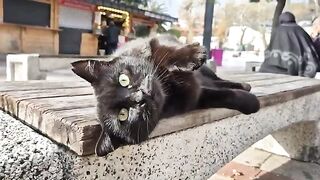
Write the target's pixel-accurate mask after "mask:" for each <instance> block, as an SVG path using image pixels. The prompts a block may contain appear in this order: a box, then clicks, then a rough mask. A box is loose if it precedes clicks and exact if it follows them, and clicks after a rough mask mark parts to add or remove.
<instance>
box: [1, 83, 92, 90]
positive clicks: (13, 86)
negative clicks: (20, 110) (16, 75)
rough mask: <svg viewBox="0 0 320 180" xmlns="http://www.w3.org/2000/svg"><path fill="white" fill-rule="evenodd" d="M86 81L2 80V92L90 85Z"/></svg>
mask: <svg viewBox="0 0 320 180" xmlns="http://www.w3.org/2000/svg"><path fill="white" fill-rule="evenodd" d="M89 86H90V84H89V83H88V82H86V81H76V82H74V81H70V82H68V81H64V82H61V81H38V80H36V81H13V82H0V93H1V92H8V91H29V90H41V89H67V88H76V87H89Z"/></svg>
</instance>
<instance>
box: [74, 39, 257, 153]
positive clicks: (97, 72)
mask: <svg viewBox="0 0 320 180" xmlns="http://www.w3.org/2000/svg"><path fill="white" fill-rule="evenodd" d="M113 57H114V58H113V60H112V61H109V62H106V61H96V60H82V61H77V62H74V63H72V66H73V69H72V70H73V72H74V73H76V74H77V75H79V76H80V77H82V78H83V79H85V80H87V81H88V82H90V83H91V85H92V86H93V88H94V92H95V95H96V98H97V102H98V104H97V111H98V118H99V120H100V122H101V126H102V132H101V135H100V137H99V140H98V142H97V145H96V154H97V155H98V156H104V155H106V154H108V153H109V152H111V151H113V150H114V149H116V148H118V147H119V146H121V145H124V144H135V143H140V142H141V141H144V140H146V139H147V138H148V135H149V134H150V133H151V131H152V130H153V129H154V128H155V126H156V125H157V123H158V121H159V119H161V118H165V117H171V116H174V115H179V114H182V113H186V112H189V111H191V110H195V109H204V108H214V107H223V108H230V109H235V110H239V111H241V112H242V113H244V114H250V113H254V112H257V111H258V110H259V108H260V104H259V101H258V99H257V97H256V96H255V95H253V94H251V93H249V92H248V91H250V89H251V87H250V85H248V84H245V83H235V82H230V81H226V80H222V79H220V78H219V77H217V76H216V74H215V73H214V72H213V71H211V70H210V69H209V68H207V67H206V66H202V64H203V63H204V61H205V60H206V59H207V56H206V51H205V48H204V47H202V46H199V44H191V45H182V44H180V43H179V42H178V41H177V40H176V39H175V38H173V37H171V36H160V37H158V38H152V39H151V38H150V39H139V40H135V41H131V42H129V43H127V44H126V45H125V46H124V47H122V48H120V49H119V50H117V51H116V52H115V53H114V54H113Z"/></svg>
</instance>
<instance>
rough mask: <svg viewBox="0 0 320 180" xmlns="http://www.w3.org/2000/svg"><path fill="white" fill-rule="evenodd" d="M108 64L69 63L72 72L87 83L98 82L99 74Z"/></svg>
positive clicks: (94, 61) (101, 62) (89, 61)
mask: <svg viewBox="0 0 320 180" xmlns="http://www.w3.org/2000/svg"><path fill="white" fill-rule="evenodd" d="M108 63H109V62H106V61H97V60H81V61H76V62H73V63H71V65H72V67H73V68H72V71H73V72H74V73H75V74H77V75H78V76H80V77H81V78H83V79H85V80H86V81H88V82H89V83H93V82H95V81H97V80H98V77H99V74H100V72H101V70H102V69H103V67H106V66H108Z"/></svg>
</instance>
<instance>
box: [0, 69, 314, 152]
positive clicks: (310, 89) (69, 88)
mask: <svg viewBox="0 0 320 180" xmlns="http://www.w3.org/2000/svg"><path fill="white" fill-rule="evenodd" d="M222 77H223V78H225V79H229V80H232V81H239V82H248V83H249V84H251V86H252V92H253V93H254V94H256V95H257V96H258V97H259V101H260V103H261V108H262V109H263V108H264V107H267V106H272V105H275V104H279V103H283V102H286V101H290V100H292V99H297V98H302V97H303V96H305V95H309V94H312V93H315V92H319V91H320V81H319V80H315V79H309V78H302V77H294V76H286V75H278V74H262V73H257V74H252V73H251V74H236V75H222ZM95 105H96V101H95V98H94V96H93V92H92V88H91V87H90V85H89V84H88V83H86V82H84V81H79V82H44V81H30V82H2V83H0V108H1V109H3V110H5V111H6V112H9V113H10V114H11V115H13V116H15V117H16V118H18V119H20V120H21V121H23V122H24V123H26V124H28V125H29V126H31V127H33V128H35V129H37V130H39V132H41V133H43V134H45V135H46V136H48V137H50V138H51V139H53V140H54V141H56V142H58V143H61V144H63V145H65V146H67V147H69V148H70V149H71V150H73V151H74V152H76V153H77V154H78V155H89V154H92V153H94V147H95V143H96V141H97V138H98V136H99V134H100V131H101V127H100V124H99V121H98V120H97V118H96V108H95ZM239 114H240V113H239V112H238V111H235V110H229V109H224V108H220V109H207V110H197V111H193V112H190V113H187V114H184V115H180V116H177V117H172V118H169V119H162V120H160V122H159V124H158V125H157V127H156V128H155V129H154V131H153V132H152V133H151V134H150V136H149V137H150V138H155V137H158V136H162V135H165V134H168V133H174V132H177V131H181V130H185V129H188V128H193V127H197V126H200V125H203V124H206V123H212V122H215V121H220V120H223V119H225V118H228V117H232V116H236V115H239Z"/></svg>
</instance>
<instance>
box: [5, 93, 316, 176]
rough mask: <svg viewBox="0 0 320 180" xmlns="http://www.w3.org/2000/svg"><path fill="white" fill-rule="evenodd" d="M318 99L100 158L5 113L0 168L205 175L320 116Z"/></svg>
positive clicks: (18, 172) (30, 172) (10, 171)
mask: <svg viewBox="0 0 320 180" xmlns="http://www.w3.org/2000/svg"><path fill="white" fill-rule="evenodd" d="M319 101H320V92H318V93H314V94H310V95H307V96H303V97H301V98H298V99H295V100H291V101H288V102H285V103H282V104H277V105H274V106H268V107H265V108H263V109H262V110H261V111H259V112H258V113H255V114H252V115H250V116H247V115H242V114H241V115H236V116H233V117H229V118H225V119H222V120H218V121H215V122H211V123H208V124H204V125H202V126H198V127H195V128H189V129H186V130H182V131H179V132H175V133H171V134H168V135H164V136H160V137H156V138H153V139H150V140H148V141H146V142H144V143H142V144H140V145H131V146H124V147H122V148H119V149H117V150H116V151H114V152H113V153H110V154H109V155H108V156H106V157H102V158H101V157H100V158H99V157H96V156H95V155H91V156H86V157H79V156H77V155H75V154H74V153H72V152H70V151H68V150H67V149H64V148H61V147H59V146H58V145H55V143H52V142H51V141H50V140H48V139H46V138H44V137H42V136H41V135H38V134H36V133H35V132H33V131H32V130H31V129H29V128H28V127H27V126H24V125H22V124H21V123H20V122H18V121H15V120H14V119H12V118H10V117H9V116H7V115H3V114H1V119H2V120H1V122H0V129H1V131H0V132H1V134H0V135H1V136H0V138H1V139H2V140H1V141H0V142H1V146H0V148H1V152H2V153H1V155H0V162H1V163H2V164H1V166H0V167H1V168H2V169H1V171H0V172H5V173H4V174H2V176H5V177H8V178H9V177H10V178H11V177H12V178H13V179H17V178H18V179H19V178H20V177H22V179H26V178H25V177H32V178H35V179H42V178H43V177H45V176H46V177H50V178H49V179H52V177H55V178H53V179H63V178H68V179H72V178H74V179H117V178H120V179H127V178H128V177H130V178H132V179H146V178H148V179H178V178H180V179H186V178H190V179H207V178H209V177H210V176H211V175H213V174H214V173H215V172H216V171H217V170H218V169H219V168H221V167H222V166H223V165H225V164H226V163H228V162H229V161H230V160H232V159H233V158H234V157H236V156H237V155H238V154H240V153H241V152H242V151H244V150H245V149H247V148H248V147H249V146H251V145H252V144H253V143H255V142H257V141H258V140H260V139H262V138H264V137H265V136H267V135H268V134H271V133H273V132H275V131H277V130H279V129H282V128H284V127H288V126H290V125H291V124H294V123H297V122H304V121H306V120H318V119H319V118H320V111H319V110H318V102H319ZM208 111H210V110H208ZM199 118H201V117H199ZM306 132H307V131H306ZM4 139H5V140H4ZM35 140H37V141H35ZM23 164H26V165H23ZM36 169H38V170H36Z"/></svg>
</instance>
